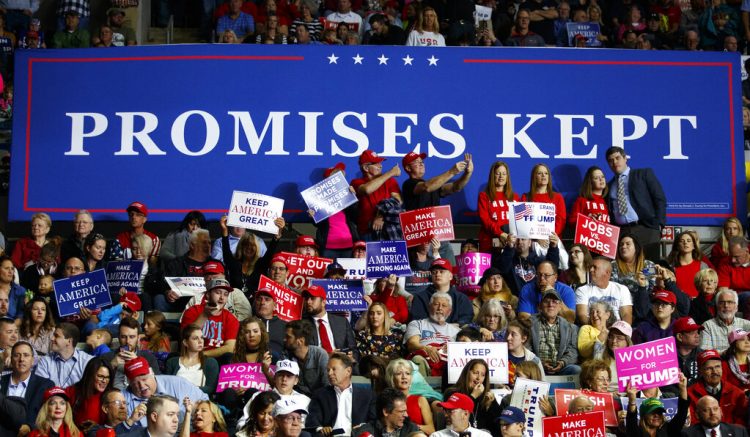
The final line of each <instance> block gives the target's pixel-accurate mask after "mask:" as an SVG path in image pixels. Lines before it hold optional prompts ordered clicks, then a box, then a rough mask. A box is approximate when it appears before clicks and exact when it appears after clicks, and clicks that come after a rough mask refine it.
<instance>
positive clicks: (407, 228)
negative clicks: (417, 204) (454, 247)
mask: <svg viewBox="0 0 750 437" xmlns="http://www.w3.org/2000/svg"><path fill="white" fill-rule="evenodd" d="M399 218H400V220H401V231H402V232H403V233H404V241H406V247H414V246H419V245H420V244H424V243H429V242H430V240H432V237H435V238H437V239H438V240H439V241H450V240H452V239H454V238H456V237H455V234H454V233H453V216H452V215H451V207H450V206H449V205H446V206H434V207H430V208H422V209H415V210H413V211H407V212H402V213H401V214H399Z"/></svg>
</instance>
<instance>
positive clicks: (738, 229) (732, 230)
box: [709, 217, 745, 268]
mask: <svg viewBox="0 0 750 437" xmlns="http://www.w3.org/2000/svg"><path fill="white" fill-rule="evenodd" d="M744 234H745V229H744V228H743V227H742V222H741V221H740V220H739V219H738V218H737V217H729V218H728V219H726V221H725V222H724V225H723V226H722V231H721V234H719V239H718V240H717V241H716V243H714V245H713V246H712V247H711V256H710V257H709V259H710V260H711V264H713V265H714V267H716V268H718V267H719V265H720V264H721V263H722V262H724V261H728V260H729V239H730V238H732V237H739V236H742V235H744Z"/></svg>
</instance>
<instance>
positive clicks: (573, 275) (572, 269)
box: [560, 243, 594, 290]
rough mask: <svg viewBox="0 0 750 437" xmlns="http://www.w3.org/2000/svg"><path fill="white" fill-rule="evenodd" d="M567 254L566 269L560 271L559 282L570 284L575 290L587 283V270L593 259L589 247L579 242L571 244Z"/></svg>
mask: <svg viewBox="0 0 750 437" xmlns="http://www.w3.org/2000/svg"><path fill="white" fill-rule="evenodd" d="M568 254H569V255H570V258H569V259H570V261H569V263H568V270H565V271H562V272H560V282H564V283H566V284H568V285H570V287H571V288H572V289H573V290H575V289H577V288H578V287H580V286H582V285H586V284H588V283H589V270H591V266H592V265H593V264H594V259H593V257H592V256H591V252H590V251H589V249H588V248H587V247H586V246H584V245H583V244H579V243H575V244H573V245H571V246H570V249H568Z"/></svg>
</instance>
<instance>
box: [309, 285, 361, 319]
mask: <svg viewBox="0 0 750 437" xmlns="http://www.w3.org/2000/svg"><path fill="white" fill-rule="evenodd" d="M312 283H313V285H318V286H320V287H323V288H324V289H325V290H326V311H331V312H350V311H366V310H367V302H365V300H364V299H362V295H363V294H364V288H363V287H362V281H353V280H338V279H313V280H312Z"/></svg>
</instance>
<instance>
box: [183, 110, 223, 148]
mask: <svg viewBox="0 0 750 437" xmlns="http://www.w3.org/2000/svg"><path fill="white" fill-rule="evenodd" d="M191 115H197V116H199V117H201V118H203V122H204V123H205V125H206V139H205V141H204V142H203V147H201V149H200V150H199V151H197V152H193V151H192V150H190V149H188V146H187V143H185V124H186V123H187V120H188V118H190V116H191ZM172 144H174V147H175V149H177V150H178V151H180V152H182V153H184V154H185V155H188V156H201V155H205V154H206V153H208V152H210V151H212V150H213V149H214V147H216V145H217V144H219V123H218V122H217V121H216V119H215V118H214V116H213V115H211V114H209V113H208V112H206V111H188V112H183V113H182V114H180V115H179V117H177V119H176V120H175V121H174V123H173V124H172Z"/></svg>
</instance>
